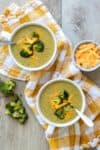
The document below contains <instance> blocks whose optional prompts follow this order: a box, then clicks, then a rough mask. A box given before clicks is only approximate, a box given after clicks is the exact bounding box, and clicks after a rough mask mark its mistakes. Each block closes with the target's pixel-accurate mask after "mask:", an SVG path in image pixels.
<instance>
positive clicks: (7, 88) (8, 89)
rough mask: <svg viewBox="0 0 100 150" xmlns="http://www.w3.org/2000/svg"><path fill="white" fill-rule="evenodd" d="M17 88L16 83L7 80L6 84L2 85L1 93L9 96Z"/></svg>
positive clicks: (0, 84) (0, 87)
mask: <svg viewBox="0 0 100 150" xmlns="http://www.w3.org/2000/svg"><path fill="white" fill-rule="evenodd" d="M15 86H16V83H15V81H12V80H7V81H5V82H1V83H0V91H1V92H2V93H3V94H4V95H5V96H9V95H12V94H13V90H14V88H15Z"/></svg>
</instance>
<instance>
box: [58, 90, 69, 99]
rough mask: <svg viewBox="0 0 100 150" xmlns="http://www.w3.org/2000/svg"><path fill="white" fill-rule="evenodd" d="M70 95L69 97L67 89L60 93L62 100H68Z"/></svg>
mask: <svg viewBox="0 0 100 150" xmlns="http://www.w3.org/2000/svg"><path fill="white" fill-rule="evenodd" d="M68 97H69V93H68V92H67V91H66V90H63V91H62V92H61V93H60V95H59V98H60V99H62V100H68Z"/></svg>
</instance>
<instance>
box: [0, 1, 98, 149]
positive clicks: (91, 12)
mask: <svg viewBox="0 0 100 150" xmlns="http://www.w3.org/2000/svg"><path fill="white" fill-rule="evenodd" d="M0 2H1V3H0V12H1V11H2V10H3V8H4V7H5V6H7V5H9V4H10V3H12V2H17V3H19V4H20V5H22V4H24V3H25V2H27V0H10V1H9V0H0ZM43 2H44V3H45V4H46V5H47V6H48V8H49V10H50V11H51V13H52V14H53V15H54V17H55V18H56V20H57V22H58V23H59V24H60V25H62V27H63V30H64V32H65V34H66V35H67V36H68V37H69V38H70V39H71V41H72V43H73V46H75V44H76V43H77V42H79V41H80V40H83V39H92V40H96V41H97V42H99V43H100V29H99V28H100V1H99V0H88V1H87V0H84V1H82V0H74V1H73V0H43ZM88 75H89V76H91V78H92V79H93V80H94V81H95V82H96V83H97V84H98V85H100V69H98V70H97V71H95V72H93V73H91V75H90V74H88ZM0 77H1V78H2V79H4V80H5V79H6V78H5V77H3V76H1V75H0ZM25 84H26V83H23V82H21V81H17V85H18V86H17V90H16V91H17V92H18V93H19V94H21V95H22V99H23V102H24V105H25V107H26V109H27V112H28V114H29V120H28V122H27V123H26V125H24V126H23V125H20V124H18V123H17V122H16V121H14V120H12V119H11V118H9V117H8V116H5V115H4V105H5V103H6V102H7V100H5V99H4V98H3V97H2V96H1V95H0V105H1V106H0V150H49V147H48V144H47V141H46V139H45V136H44V132H43V129H42V127H41V126H40V125H39V124H38V122H37V120H36V119H35V117H34V115H33V113H32V112H31V110H30V109H29V108H28V106H27V104H26V102H25V100H24V96H23V94H22V93H23V91H24V87H25Z"/></svg>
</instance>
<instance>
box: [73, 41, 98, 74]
mask: <svg viewBox="0 0 100 150" xmlns="http://www.w3.org/2000/svg"><path fill="white" fill-rule="evenodd" d="M84 43H94V44H96V45H97V46H99V44H98V43H96V42H94V41H92V40H83V41H81V42H79V43H78V44H77V45H76V46H75V48H74V50H73V54H72V60H73V62H74V64H75V65H76V66H77V67H78V68H79V69H80V70H82V71H84V72H91V71H95V70H96V69H98V68H99V67H100V64H97V65H96V66H95V67H91V68H88V69H86V68H83V67H81V66H80V65H78V64H77V62H76V60H75V53H76V50H77V48H78V47H79V46H80V45H81V44H84Z"/></svg>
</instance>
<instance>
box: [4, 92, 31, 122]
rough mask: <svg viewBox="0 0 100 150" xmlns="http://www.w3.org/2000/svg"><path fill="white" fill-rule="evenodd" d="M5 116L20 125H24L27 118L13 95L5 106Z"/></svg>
mask: <svg viewBox="0 0 100 150" xmlns="http://www.w3.org/2000/svg"><path fill="white" fill-rule="evenodd" d="M5 114H7V115H9V116H11V117H12V118H15V119H17V120H18V121H19V122H20V123H25V121H26V120H27V118H28V115H27V113H26V111H25V108H24V106H23V104H22V102H21V100H20V98H19V96H18V95H17V94H14V95H13V96H12V99H11V101H10V102H9V103H8V104H6V111H5Z"/></svg>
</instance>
